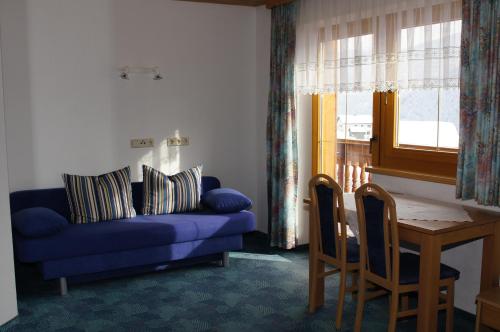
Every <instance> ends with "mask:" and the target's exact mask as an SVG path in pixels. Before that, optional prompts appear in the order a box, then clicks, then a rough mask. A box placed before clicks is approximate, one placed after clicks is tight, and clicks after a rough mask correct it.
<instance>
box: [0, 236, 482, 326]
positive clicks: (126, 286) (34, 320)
mask: <svg viewBox="0 0 500 332" xmlns="http://www.w3.org/2000/svg"><path fill="white" fill-rule="evenodd" d="M265 243H266V241H265V239H264V238H263V236H262V235H261V234H258V233H256V234H251V235H249V236H247V237H246V238H245V250H243V251H242V252H238V253H231V259H230V266H229V267H226V268H220V267H217V266H216V265H214V264H208V263H207V264H201V265H196V266H192V267H186V268H181V269H175V270H169V271H162V272H155V273H148V274H142V275H136V276H130V277H124V278H115V279H109V280H103V281H96V282H91V283H86V284H80V285H70V287H69V295H68V296H66V297H61V296H59V295H58V286H57V283H56V282H44V281H42V280H40V279H41V278H40V276H39V275H38V273H37V272H36V270H35V269H34V268H33V267H31V266H18V267H17V272H16V274H17V284H18V301H19V317H17V318H16V319H15V320H13V321H11V322H9V323H7V324H6V325H4V326H2V327H0V331H72V332H76V331H117V332H118V331H231V332H233V331H235V332H243V331H334V330H335V328H334V317H335V310H336V303H337V284H338V279H337V277H336V276H333V277H329V278H328V279H327V283H326V295H325V299H326V302H325V306H324V307H323V308H321V309H319V310H318V311H317V312H316V313H315V314H309V313H308V312H307V298H308V259H307V249H306V248H299V249H296V250H291V251H284V250H275V249H269V248H268V247H267V246H266V245H265ZM355 308H356V302H355V301H353V300H352V299H351V297H350V296H347V299H346V304H345V312H344V323H343V328H342V331H352V329H353V324H354V316H355ZM387 322H388V302H387V297H382V298H380V299H377V300H373V301H370V302H368V303H367V305H366V307H365V316H364V321H363V331H370V332H376V331H386V329H387ZM415 325H416V320H415V318H411V319H406V320H400V321H398V331H415ZM443 325H444V317H440V329H443ZM473 326H474V317H473V316H472V315H470V314H467V313H464V312H462V311H460V310H456V312H455V329H456V330H460V331H461V332H465V331H473Z"/></svg>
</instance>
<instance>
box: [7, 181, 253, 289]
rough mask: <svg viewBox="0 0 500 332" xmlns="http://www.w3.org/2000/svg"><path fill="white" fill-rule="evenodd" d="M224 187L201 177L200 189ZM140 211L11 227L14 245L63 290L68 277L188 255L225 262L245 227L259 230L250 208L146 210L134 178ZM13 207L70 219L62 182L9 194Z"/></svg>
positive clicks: (172, 261)
mask: <svg viewBox="0 0 500 332" xmlns="http://www.w3.org/2000/svg"><path fill="white" fill-rule="evenodd" d="M219 187H220V182H219V180H218V179H217V178H215V177H206V176H205V177H203V179H202V194H204V193H206V192H207V191H209V190H211V189H215V188H219ZM132 195H133V201H134V208H135V210H136V211H137V214H138V215H137V217H135V218H131V219H122V220H118V221H116V220H114V221H106V222H99V223H91V224H69V225H68V226H67V227H65V228H64V229H63V230H62V231H60V232H58V233H56V234H53V235H49V236H45V237H39V238H29V237H25V236H23V235H21V234H20V233H18V232H16V231H13V237H14V251H15V255H16V258H17V260H18V261H19V262H22V263H37V265H38V267H39V269H40V271H41V273H42V276H43V278H44V279H45V280H50V279H59V281H60V286H61V293H62V294H66V292H67V282H68V281H82V280H92V279H97V278H107V277H112V276H115V275H121V274H124V273H127V274H128V273H131V272H135V273H137V271H144V270H158V269H163V268H166V267H169V266H171V265H176V264H177V265H178V264H179V263H185V262H190V261H200V260H201V261H218V262H219V264H220V265H222V266H225V265H227V263H228V254H227V253H228V252H229V251H233V250H240V249H242V246H243V237H242V235H243V233H246V232H250V231H253V230H255V215H254V214H253V213H252V212H250V211H241V212H237V213H228V214H216V213H214V212H211V211H210V210H207V209H205V210H201V211H197V212H192V213H182V214H167V215H155V216H144V215H140V213H141V212H142V201H143V192H142V182H137V183H132ZM10 204H11V212H12V213H16V212H18V211H20V210H22V209H26V208H31V207H45V208H49V209H52V210H54V211H56V212H57V213H59V214H61V215H62V216H64V217H66V218H67V219H68V220H69V218H70V211H69V205H68V199H67V197H66V191H65V189H64V188H56V189H41V190H24V191H18V192H13V193H11V194H10Z"/></svg>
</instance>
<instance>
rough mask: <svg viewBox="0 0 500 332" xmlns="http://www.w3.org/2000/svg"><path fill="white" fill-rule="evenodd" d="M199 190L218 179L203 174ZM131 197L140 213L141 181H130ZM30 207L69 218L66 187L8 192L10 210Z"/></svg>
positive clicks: (212, 186)
mask: <svg viewBox="0 0 500 332" xmlns="http://www.w3.org/2000/svg"><path fill="white" fill-rule="evenodd" d="M201 185H202V189H201V192H202V194H203V193H206V192H207V191H209V190H212V189H216V188H220V181H219V179H217V178H216V177H213V176H204V177H202V180H201ZM132 199H133V202H134V208H135V211H136V212H137V214H142V199H143V193H142V182H133V183H132ZM31 207H46V208H49V209H52V210H54V211H56V212H57V213H59V214H60V215H63V216H64V217H66V218H67V219H69V218H70V217H71V216H70V211H69V204H68V198H67V196H66V189H64V188H52V189H34V190H21V191H15V192H12V193H11V194H10V210H11V211H10V212H11V213H15V212H17V211H19V210H22V209H27V208H31Z"/></svg>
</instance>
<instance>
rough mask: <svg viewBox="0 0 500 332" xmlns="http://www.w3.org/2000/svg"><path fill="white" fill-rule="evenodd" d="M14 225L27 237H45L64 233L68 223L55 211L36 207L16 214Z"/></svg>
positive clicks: (13, 219) (13, 220) (13, 217)
mask: <svg viewBox="0 0 500 332" xmlns="http://www.w3.org/2000/svg"><path fill="white" fill-rule="evenodd" d="M12 225H13V227H14V229H15V230H16V231H18V232H19V233H21V235H24V236H26V237H43V236H48V235H52V234H55V233H58V232H60V231H62V230H63V229H64V228H65V227H66V226H67V225H68V221H67V220H66V218H64V217H63V216H61V215H60V214H59V213H57V212H56V211H54V210H51V209H47V208H44V207H34V208H29V209H24V210H20V211H18V212H16V213H14V214H13V215H12Z"/></svg>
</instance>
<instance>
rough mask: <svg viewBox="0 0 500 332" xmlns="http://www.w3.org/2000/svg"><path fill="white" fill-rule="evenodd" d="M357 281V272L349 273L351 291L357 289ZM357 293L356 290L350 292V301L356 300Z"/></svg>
mask: <svg viewBox="0 0 500 332" xmlns="http://www.w3.org/2000/svg"><path fill="white" fill-rule="evenodd" d="M358 279H359V273H358V272H352V273H351V288H352V289H356V288H357V287H358ZM357 292H358V291H357V290H353V291H352V292H351V300H355V299H356V293H357Z"/></svg>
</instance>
